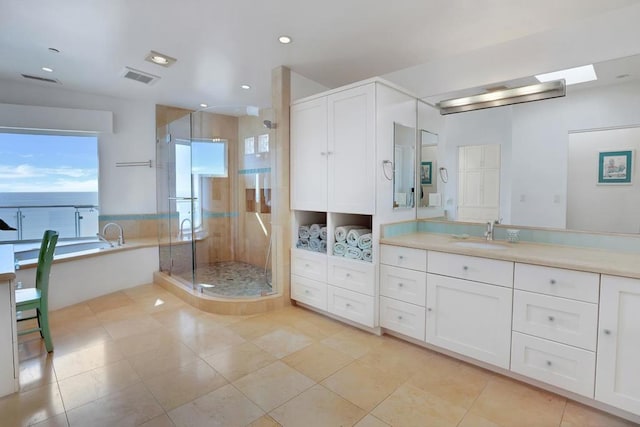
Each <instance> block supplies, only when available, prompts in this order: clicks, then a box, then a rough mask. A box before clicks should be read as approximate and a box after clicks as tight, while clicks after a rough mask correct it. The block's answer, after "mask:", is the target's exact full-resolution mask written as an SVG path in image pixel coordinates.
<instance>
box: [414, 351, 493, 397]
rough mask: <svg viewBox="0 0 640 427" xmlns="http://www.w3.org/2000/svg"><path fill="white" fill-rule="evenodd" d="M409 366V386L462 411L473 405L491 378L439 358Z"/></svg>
mask: <svg viewBox="0 0 640 427" xmlns="http://www.w3.org/2000/svg"><path fill="white" fill-rule="evenodd" d="M415 366H420V369H415ZM412 367H413V368H414V373H413V375H412V376H411V378H410V380H409V383H410V384H411V385H413V386H415V387H418V388H420V389H422V390H424V391H426V392H429V393H432V394H436V395H437V396H438V397H440V398H441V399H444V400H446V401H447V402H449V403H452V404H454V405H456V406H462V407H463V408H465V409H469V408H470V407H471V405H473V402H475V400H476V399H477V398H478V396H480V393H482V391H483V390H484V388H485V387H486V386H487V384H488V382H489V380H490V379H491V378H492V377H493V374H491V373H489V372H488V371H485V370H483V369H480V368H476V367H473V366H471V365H467V364H465V363H461V362H457V361H455V360H454V359H450V358H447V357H444V356H439V355H434V356H433V357H431V358H430V359H429V360H428V361H427V362H426V363H424V364H422V365H413V366H412Z"/></svg>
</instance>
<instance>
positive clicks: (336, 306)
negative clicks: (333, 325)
mask: <svg viewBox="0 0 640 427" xmlns="http://www.w3.org/2000/svg"><path fill="white" fill-rule="evenodd" d="M327 311H329V313H333V314H335V315H338V316H340V317H344V318H345V319H349V320H353V321H354V322H357V323H360V324H362V325H365V326H369V327H374V326H375V324H374V315H373V314H374V301H373V297H371V296H369V295H363V294H359V293H358V292H352V291H348V290H346V289H342V288H337V287H335V286H331V285H329V286H327Z"/></svg>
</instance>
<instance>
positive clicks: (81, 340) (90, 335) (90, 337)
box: [51, 325, 112, 355]
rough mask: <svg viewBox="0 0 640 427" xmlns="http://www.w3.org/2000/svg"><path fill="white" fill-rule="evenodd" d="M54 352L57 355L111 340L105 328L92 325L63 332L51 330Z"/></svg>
mask: <svg viewBox="0 0 640 427" xmlns="http://www.w3.org/2000/svg"><path fill="white" fill-rule="evenodd" d="M51 338H52V340H53V347H54V352H55V354H57V355H61V354H66V353H73V352H74V351H78V350H80V349H83V348H88V347H93V346H96V345H98V344H100V343H104V342H106V341H112V338H111V335H109V333H108V332H107V330H106V329H105V328H103V327H102V325H100V326H94V327H91V328H87V329H82V330H72V331H66V332H65V333H64V334H57V333H54V332H52V333H51Z"/></svg>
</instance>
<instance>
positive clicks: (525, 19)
mask: <svg viewBox="0 0 640 427" xmlns="http://www.w3.org/2000/svg"><path fill="white" fill-rule="evenodd" d="M638 5H639V1H638V0H537V1H530V0H448V1H436V0H393V1H388V0H323V1H312V0H181V1H177V0H64V1H44V0H0V58H2V60H1V61H0V78H4V79H14V80H20V81H23V82H26V81H27V80H25V79H23V78H22V77H21V76H20V74H21V73H25V74H32V75H38V76H42V77H48V78H55V79H58V80H59V81H60V82H61V84H62V87H64V88H67V89H72V90H79V91H83V92H91V93H98V94H108V95H113V96H118V97H125V98H134V99H143V100H149V101H153V102H155V103H162V104H169V105H175V106H180V107H185V108H194V109H195V108H198V105H199V104H200V103H203V102H204V103H207V104H209V105H211V106H220V107H229V106H246V105H255V106H261V107H262V106H268V105H270V102H271V101H270V94H271V92H270V91H271V70H272V69H273V68H275V67H277V66H279V65H285V66H288V67H290V68H291V69H292V70H293V71H294V72H296V73H298V74H301V75H303V76H305V77H307V78H309V79H311V80H314V81H316V82H318V83H320V84H322V85H324V86H327V87H337V86H341V85H343V84H347V83H351V82H354V81H358V80H362V79H365V78H368V77H372V76H377V75H386V76H388V78H391V80H393V81H395V82H397V83H399V84H402V85H404V86H405V87H407V88H408V89H410V90H413V91H415V93H416V94H418V95H420V96H426V95H429V94H433V93H437V92H444V91H445V90H452V89H459V88H461V87H467V86H472V85H475V84H472V83H474V82H475V83H476V84H479V82H478V80H482V79H484V80H486V81H491V80H487V79H492V78H493V79H494V80H493V81H501V80H506V78H505V76H501V75H500V73H498V75H495V73H494V74H493V75H492V74H491V73H489V74H487V73H485V75H482V76H480V75H478V76H477V78H476V79H475V80H474V78H470V76H472V75H473V74H474V71H475V70H474V68H473V67H470V68H469V67H467V66H466V65H465V67H458V68H462V69H460V70H457V72H458V74H459V75H457V76H456V75H452V76H451V79H450V80H451V81H450V85H451V86H452V87H444V86H438V87H434V85H435V82H438V81H440V80H438V78H440V79H441V80H442V79H443V76H442V73H443V71H442V70H446V67H444V68H442V67H440V66H436V64H446V65H447V66H454V65H455V64H457V63H459V64H462V63H463V62H462V63H461V62H460V60H459V58H462V57H463V56H464V57H467V58H470V59H473V57H474V56H473V53H474V52H476V53H480V52H483V51H484V52H499V51H500V49H503V48H505V47H509V48H513V47H514V46H517V45H518V44H519V43H520V42H524V43H525V46H528V48H530V49H531V48H532V46H534V47H535V46H538V48H539V49H538V50H537V51H535V52H534V53H535V54H534V55H530V53H531V52H528V54H529V57H530V59H531V61H535V60H537V61H538V62H537V63H536V65H538V64H543V67H542V68H543V69H542V70H541V69H538V70H537V71H536V72H540V71H551V70H553V64H554V61H552V60H550V59H549V58H545V55H544V49H546V48H547V46H552V45H553V49H551V48H550V49H551V50H552V51H553V52H552V53H553V56H555V57H563V56H562V55H563V52H565V53H567V52H569V54H568V56H566V57H567V58H571V55H570V53H571V52H572V51H574V50H575V49H574V46H571V45H564V44H563V43H562V40H555V41H554V39H552V38H551V39H550V38H549V37H546V38H545V37H544V35H545V34H562V31H563V29H566V28H572V26H580V25H582V27H585V26H586V25H587V24H588V23H589V22H592V21H593V20H597V19H600V18H602V17H604V18H606V17H608V16H625V15H628V14H626V13H625V12H626V11H627V10H633V11H634V12H637V11H638V10H639V9H638V7H637V6H638ZM604 18H603V19H604ZM635 22H636V26H637V21H635ZM617 30H618V29H609V31H617ZM554 32H555V33H554ZM281 34H287V35H290V36H291V37H293V40H294V42H293V43H292V44H291V45H281V44H279V43H278V41H277V37H278V36H279V35H281ZM536 40H537V41H536ZM526 43H529V44H528V45H527V44H526ZM544 43H546V44H544ZM583 44H584V45H585V46H583V50H584V51H585V52H588V51H589V44H593V45H594V48H596V49H597V50H598V49H599V51H603V49H604V48H603V47H600V46H599V45H598V43H597V40H589V39H587V40H584V43H583ZM627 44H629V41H627ZM636 44H637V39H636ZM49 47H54V48H57V49H59V50H60V53H59V54H55V53H52V52H50V51H49V50H48V48H49ZM639 49H640V48H639ZM150 50H155V51H158V52H162V53H164V54H167V55H169V56H172V57H174V58H177V59H178V62H177V63H176V64H174V65H173V66H172V67H171V68H163V67H160V66H157V65H155V64H151V63H149V62H146V61H144V57H145V55H146V54H147V53H148V52H149V51H150ZM636 53H637V52H636ZM504 59H506V60H507V61H506V62H509V60H511V62H516V63H518V62H520V61H518V60H516V59H515V58H504ZM571 59H572V60H573V58H571ZM602 59H605V58H602ZM493 62H494V63H493V67H494V68H495V66H496V64H495V61H493ZM556 62H558V61H556ZM559 62H562V61H559ZM485 65H486V64H485ZM43 66H47V67H51V68H53V69H54V72H53V73H46V72H43V71H41V67H43ZM125 66H129V67H133V68H136V69H139V70H142V71H145V72H149V73H152V74H155V75H158V76H161V79H160V80H159V81H158V82H156V83H155V84H154V85H152V86H146V85H143V84H141V83H137V82H133V81H129V80H125V79H123V78H122V77H121V76H122V74H123V71H124V67H125ZM425 67H426V68H425ZM516 68H517V67H516ZM548 68H551V69H548ZM425 70H426V74H425V73H424V72H425ZM438 70H439V73H440V74H438ZM520 72H523V73H524V70H520ZM448 74H450V73H448ZM454 74H455V73H454ZM528 74H529V73H524V74H520V75H517V76H524V75H528ZM427 76H429V77H433V78H432V79H431V80H428V79H427ZM498 76H500V77H503V78H498ZM454 77H456V78H457V80H456V83H454V80H455V79H454ZM511 77H514V76H511ZM511 77H510V78H511ZM245 83H246V84H249V85H251V87H252V88H251V90H248V91H246V90H243V89H240V85H241V84H245ZM33 84H39V85H47V83H33ZM456 84H457V85H464V86H457V87H456V86H455V85H456ZM440 89H442V90H440ZM227 109H228V108H227Z"/></svg>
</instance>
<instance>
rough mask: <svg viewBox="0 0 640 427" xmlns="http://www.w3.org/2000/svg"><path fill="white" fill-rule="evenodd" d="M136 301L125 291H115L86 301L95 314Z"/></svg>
mask: <svg viewBox="0 0 640 427" xmlns="http://www.w3.org/2000/svg"><path fill="white" fill-rule="evenodd" d="M134 303H135V301H134V300H133V299H132V298H130V297H129V296H128V295H127V294H125V293H124V292H114V293H111V294H108V295H104V296H101V297H98V298H94V299H91V300H89V301H87V302H85V304H86V305H87V306H88V307H89V308H90V309H91V311H92V312H93V313H94V314H99V313H102V312H104V311H108V310H113V309H114V308H120V307H123V306H126V305H133V304H134Z"/></svg>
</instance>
